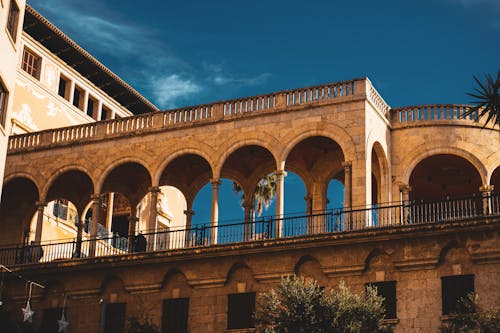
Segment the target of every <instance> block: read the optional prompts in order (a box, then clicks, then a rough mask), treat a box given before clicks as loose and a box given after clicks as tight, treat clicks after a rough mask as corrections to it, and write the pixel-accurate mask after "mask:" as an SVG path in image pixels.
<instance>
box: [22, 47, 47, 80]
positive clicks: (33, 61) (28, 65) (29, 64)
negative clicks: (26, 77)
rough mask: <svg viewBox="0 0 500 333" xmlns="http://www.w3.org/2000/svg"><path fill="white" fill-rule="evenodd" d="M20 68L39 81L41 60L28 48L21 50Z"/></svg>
mask: <svg viewBox="0 0 500 333" xmlns="http://www.w3.org/2000/svg"><path fill="white" fill-rule="evenodd" d="M21 68H22V69H23V70H24V71H25V72H26V73H28V74H30V75H31V76H33V77H34V78H35V79H37V80H40V70H41V68H42V58H41V57H40V56H38V55H36V54H35V53H34V52H33V51H31V50H30V49H28V48H26V47H25V48H24V50H23V62H22V65H21Z"/></svg>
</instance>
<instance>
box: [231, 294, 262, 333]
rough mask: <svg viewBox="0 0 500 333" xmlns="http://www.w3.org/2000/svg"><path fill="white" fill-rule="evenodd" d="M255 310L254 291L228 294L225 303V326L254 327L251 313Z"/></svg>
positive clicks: (237, 327) (234, 327)
mask: <svg viewBox="0 0 500 333" xmlns="http://www.w3.org/2000/svg"><path fill="white" fill-rule="evenodd" d="M254 312H255V293H244V294H230V295H228V304H227V328H228V329H239V328H252V327H255V324H254V321H253V314H254Z"/></svg>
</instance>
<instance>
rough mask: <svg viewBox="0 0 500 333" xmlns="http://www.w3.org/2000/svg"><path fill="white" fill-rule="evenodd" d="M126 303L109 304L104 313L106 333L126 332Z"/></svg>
mask: <svg viewBox="0 0 500 333" xmlns="http://www.w3.org/2000/svg"><path fill="white" fill-rule="evenodd" d="M126 309H127V304H126V303H108V304H106V309H105V312H104V333H123V332H125V313H126Z"/></svg>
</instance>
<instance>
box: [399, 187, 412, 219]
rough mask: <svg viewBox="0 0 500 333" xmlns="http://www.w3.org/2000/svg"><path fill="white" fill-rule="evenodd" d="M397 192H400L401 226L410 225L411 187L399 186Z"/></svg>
mask: <svg viewBox="0 0 500 333" xmlns="http://www.w3.org/2000/svg"><path fill="white" fill-rule="evenodd" d="M399 191H400V192H401V214H400V215H401V217H400V221H401V224H408V223H411V220H410V208H409V205H410V192H411V186H410V185H408V184H401V185H400V186H399Z"/></svg>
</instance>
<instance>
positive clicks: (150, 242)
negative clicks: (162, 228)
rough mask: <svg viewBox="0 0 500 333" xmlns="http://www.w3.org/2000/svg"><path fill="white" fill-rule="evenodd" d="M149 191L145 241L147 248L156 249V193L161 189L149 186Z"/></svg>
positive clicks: (149, 249)
mask: <svg viewBox="0 0 500 333" xmlns="http://www.w3.org/2000/svg"><path fill="white" fill-rule="evenodd" d="M149 193H150V195H151V201H150V206H149V219H148V221H147V225H146V233H147V237H146V242H147V250H148V251H154V250H156V219H157V217H158V209H157V207H158V195H159V194H160V193H161V189H160V187H158V186H153V187H150V188H149Z"/></svg>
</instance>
